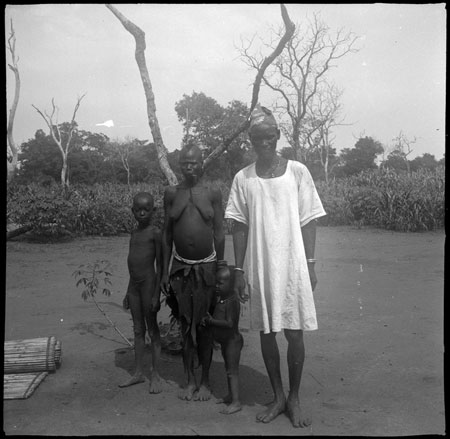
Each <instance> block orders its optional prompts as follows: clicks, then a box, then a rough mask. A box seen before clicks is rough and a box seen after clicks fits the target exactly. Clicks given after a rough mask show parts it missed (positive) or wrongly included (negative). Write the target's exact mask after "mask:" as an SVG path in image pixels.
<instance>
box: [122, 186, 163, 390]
mask: <svg viewBox="0 0 450 439" xmlns="http://www.w3.org/2000/svg"><path fill="white" fill-rule="evenodd" d="M131 210H132V212H133V215H134V218H135V219H136V221H137V223H138V225H137V228H136V229H135V230H133V231H132V233H131V237H130V248H129V253H128V270H129V273H130V282H129V286H128V290H127V294H126V295H125V298H124V300H123V307H124V308H125V309H131V313H132V316H133V326H134V330H135V337H134V352H135V362H136V371H135V373H134V375H133V376H132V377H131V378H130V379H129V380H128V381H126V382H125V383H123V384H121V385H119V387H128V386H131V385H133V384H138V383H142V382H144V381H145V377H144V350H145V328H147V331H148V334H149V336H150V339H151V353H152V370H151V374H150V387H149V392H150V393H160V392H161V391H162V380H161V377H160V375H159V360H160V356H161V339H160V333H159V326H158V322H157V318H156V316H157V312H158V310H159V308H160V281H161V267H162V245H161V240H162V236H161V232H160V231H159V229H157V228H156V227H154V226H153V225H152V223H151V220H152V215H153V210H154V207H153V197H152V196H151V194H148V193H144V192H143V193H139V194H137V195H136V196H135V197H134V199H133V206H132V208H131ZM155 264H156V270H155ZM137 328H139V329H137Z"/></svg>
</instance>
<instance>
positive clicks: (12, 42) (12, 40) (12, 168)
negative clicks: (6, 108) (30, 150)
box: [7, 20, 20, 182]
mask: <svg viewBox="0 0 450 439" xmlns="http://www.w3.org/2000/svg"><path fill="white" fill-rule="evenodd" d="M8 45H9V50H10V52H11V57H12V64H8V66H9V68H10V69H11V70H12V71H13V73H14V79H15V88H14V100H13V104H12V107H11V110H10V112H9V120H8V134H7V137H8V144H9V148H10V149H11V156H12V160H11V162H10V163H8V165H7V172H8V175H7V181H8V182H9V181H11V179H12V177H13V176H14V173H15V172H16V169H17V163H18V154H19V150H18V148H17V146H16V143H15V141H14V137H13V128H14V118H15V116H16V110H17V105H18V103H19V96H20V75H19V69H18V67H17V60H16V36H15V33H14V28H13V24H12V20H11V36H10V37H9V39H8Z"/></svg>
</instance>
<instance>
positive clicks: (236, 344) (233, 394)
mask: <svg viewBox="0 0 450 439" xmlns="http://www.w3.org/2000/svg"><path fill="white" fill-rule="evenodd" d="M243 344H244V342H243V338H242V335H241V334H238V335H236V336H234V337H233V338H232V339H230V340H229V341H228V342H227V343H226V344H225V346H224V347H223V349H222V355H224V361H225V368H226V372H227V381H228V392H229V393H228V396H227V397H225V399H226V400H227V401H229V402H230V404H229V405H228V406H227V407H226V408H224V409H223V410H221V412H220V413H224V414H227V415H230V414H231V413H236V412H238V411H239V410H241V409H242V406H241V402H240V400H239V360H240V358H241V350H242V346H243ZM224 402H226V401H225V400H224Z"/></svg>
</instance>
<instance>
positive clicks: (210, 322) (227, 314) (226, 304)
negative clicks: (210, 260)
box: [202, 267, 243, 415]
mask: <svg viewBox="0 0 450 439" xmlns="http://www.w3.org/2000/svg"><path fill="white" fill-rule="evenodd" d="M216 294H217V295H218V296H219V297H218V298H219V300H218V302H217V304H216V307H215V308H214V314H213V315H212V316H211V315H210V314H209V313H208V314H207V316H206V317H204V318H203V319H202V324H203V325H205V326H212V327H213V334H214V340H216V341H217V342H218V343H220V346H221V351H222V357H223V359H224V362H225V370H226V373H227V382H228V395H227V396H225V397H224V398H221V399H219V400H218V401H217V402H218V403H225V404H227V407H225V408H224V409H223V410H221V411H220V413H223V414H227V415H230V414H232V413H236V412H238V411H240V410H242V406H241V402H240V400H239V360H240V357H241V350H242V345H243V340H242V335H241V334H240V333H239V312H240V307H239V301H238V300H233V299H235V298H236V296H235V293H234V291H233V282H232V276H231V272H230V268H229V267H224V268H221V269H219V270H218V272H217V284H216Z"/></svg>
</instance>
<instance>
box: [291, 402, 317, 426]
mask: <svg viewBox="0 0 450 439" xmlns="http://www.w3.org/2000/svg"><path fill="white" fill-rule="evenodd" d="M286 409H287V414H288V416H289V419H290V420H291V422H292V425H293V426H294V427H296V428H298V427H301V428H303V427H308V426H309V425H311V422H312V421H311V418H309V417H308V416H304V415H303V413H302V410H301V409H300V404H299V402H298V399H289V398H288V400H287V403H286Z"/></svg>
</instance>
